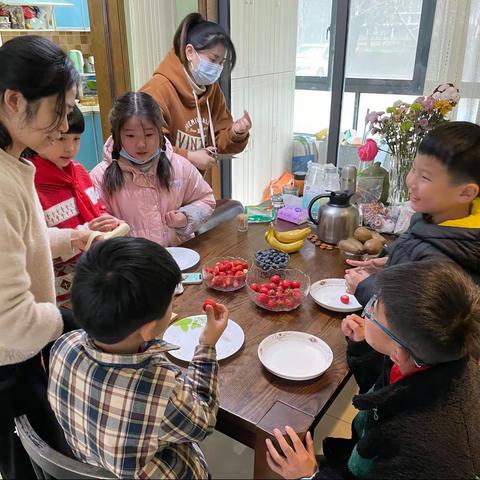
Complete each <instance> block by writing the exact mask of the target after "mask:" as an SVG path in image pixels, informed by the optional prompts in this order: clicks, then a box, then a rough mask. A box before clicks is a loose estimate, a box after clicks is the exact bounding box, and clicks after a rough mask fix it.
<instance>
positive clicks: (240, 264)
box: [202, 257, 248, 292]
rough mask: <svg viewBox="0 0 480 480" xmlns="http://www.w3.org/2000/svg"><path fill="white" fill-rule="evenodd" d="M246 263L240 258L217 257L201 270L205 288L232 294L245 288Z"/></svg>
mask: <svg viewBox="0 0 480 480" xmlns="http://www.w3.org/2000/svg"><path fill="white" fill-rule="evenodd" d="M247 272H248V262H247V261H246V260H244V259H243V258H240V257H218V258H214V259H213V260H211V261H210V262H208V263H206V264H205V265H204V266H203V269H202V275H203V281H204V282H205V284H206V285H207V287H209V288H212V289H213V290H219V291H220V292H233V291H235V290H239V289H240V288H242V287H244V286H245V283H246V278H247Z"/></svg>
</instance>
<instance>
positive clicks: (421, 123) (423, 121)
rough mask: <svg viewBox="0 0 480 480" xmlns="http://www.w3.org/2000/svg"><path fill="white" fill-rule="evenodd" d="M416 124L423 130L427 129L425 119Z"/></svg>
mask: <svg viewBox="0 0 480 480" xmlns="http://www.w3.org/2000/svg"><path fill="white" fill-rule="evenodd" d="M418 124H419V125H420V126H421V127H422V128H423V129H425V128H427V127H428V120H427V119H426V118H421V119H420V120H419V121H418Z"/></svg>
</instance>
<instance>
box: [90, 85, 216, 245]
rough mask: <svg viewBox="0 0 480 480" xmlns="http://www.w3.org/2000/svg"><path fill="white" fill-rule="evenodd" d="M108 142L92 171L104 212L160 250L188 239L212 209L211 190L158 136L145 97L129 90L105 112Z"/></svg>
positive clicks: (157, 114) (153, 109)
mask: <svg viewBox="0 0 480 480" xmlns="http://www.w3.org/2000/svg"><path fill="white" fill-rule="evenodd" d="M110 125H111V128H112V138H111V139H109V140H108V141H107V143H106V144H105V149H104V160H103V162H101V163H100V164H99V165H97V166H96V167H95V168H94V169H93V170H92V171H91V172H90V176H91V177H92V180H93V183H94V185H95V187H96V188H97V189H98V191H99V192H100V194H101V200H102V202H103V204H104V205H105V207H106V209H107V210H108V212H109V213H110V214H112V215H114V216H115V217H117V218H123V219H124V220H125V222H127V223H128V224H129V225H130V227H131V230H130V235H131V236H134V237H144V238H147V239H149V240H152V241H154V242H157V243H159V244H160V245H162V246H175V245H178V244H180V243H182V242H184V241H186V240H188V239H189V238H191V237H192V236H193V232H195V230H197V229H198V227H199V226H200V225H201V224H202V223H203V222H205V221H206V220H207V219H208V218H209V217H210V215H211V214H212V212H213V209H214V208H215V198H214V196H213V192H212V189H211V188H210V186H209V185H208V183H207V182H205V180H204V179H203V178H202V176H201V175H200V173H199V172H198V170H197V169H196V168H195V167H194V166H193V165H192V164H191V163H190V162H189V161H188V160H187V159H186V158H184V157H182V156H180V155H177V154H176V153H173V149H172V146H171V144H170V142H169V141H168V140H167V139H166V138H165V137H164V136H163V135H162V125H163V117H162V113H161V111H160V108H159V106H158V104H157V103H156V102H155V100H154V99H153V98H152V97H151V96H150V95H148V94H146V93H143V92H129V93H126V94H124V95H122V96H121V97H119V98H117V100H116V102H115V104H114V105H113V108H112V111H111V112H110Z"/></svg>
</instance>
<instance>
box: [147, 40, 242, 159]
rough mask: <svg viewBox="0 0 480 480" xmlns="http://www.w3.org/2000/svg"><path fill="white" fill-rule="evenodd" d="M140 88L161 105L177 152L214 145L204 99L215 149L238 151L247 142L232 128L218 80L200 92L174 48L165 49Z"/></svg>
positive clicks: (221, 151)
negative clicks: (200, 125)
mask: <svg viewBox="0 0 480 480" xmlns="http://www.w3.org/2000/svg"><path fill="white" fill-rule="evenodd" d="M194 89H195V90H196V91H197V92H196V93H197V96H198V107H199V110H200V115H201V117H202V123H203V129H204V135H205V141H206V145H202V140H201V132H200V129H199V127H198V120H197V118H198V116H197V108H196V105H195V95H194V93H193V91H194ZM140 90H141V91H143V92H146V93H148V94H150V95H151V96H152V97H153V98H154V99H155V100H156V101H157V103H158V104H159V105H160V107H161V109H162V112H163V117H164V119H165V123H166V126H165V128H164V133H165V135H166V136H167V138H168V139H169V140H170V142H171V143H172V145H174V151H175V152H176V153H178V154H180V155H182V156H184V157H187V151H193V150H199V149H201V148H202V147H204V146H213V141H212V139H211V133H210V130H209V123H210V121H209V113H208V106H207V100H208V105H209V107H210V112H211V119H212V124H213V130H214V132H215V141H216V146H217V148H218V153H231V154H234V153H240V152H241V151H242V150H243V149H244V148H245V147H246V146H247V143H248V134H247V135H236V134H235V133H233V131H232V124H233V120H232V115H231V114H230V112H229V111H228V108H227V105H226V104H225V97H224V95H223V92H222V91H221V90H220V87H219V85H218V83H216V82H215V83H214V84H213V85H208V86H207V87H206V90H205V92H204V93H201V92H202V91H201V87H198V86H196V85H195V84H193V81H189V79H188V78H187V73H186V71H185V69H184V67H183V65H182V62H180V60H179V58H178V57H177V56H176V55H175V52H174V51H173V49H172V50H170V51H169V52H168V54H167V55H166V57H165V58H164V59H163V61H162V63H161V64H160V65H159V67H158V68H157V70H155V73H154V74H153V77H152V78H151V79H150V80H149V81H148V82H147V83H146V84H145V85H144V86H143V87H142V88H141V89H140Z"/></svg>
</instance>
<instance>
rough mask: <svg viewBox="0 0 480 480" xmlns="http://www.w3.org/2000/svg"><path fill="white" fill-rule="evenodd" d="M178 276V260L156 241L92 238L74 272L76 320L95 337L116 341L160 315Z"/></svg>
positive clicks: (96, 338) (73, 287)
mask: <svg viewBox="0 0 480 480" xmlns="http://www.w3.org/2000/svg"><path fill="white" fill-rule="evenodd" d="M180 280H181V272H180V269H179V267H178V265H177V263H176V262H175V260H174V259H173V257H172V256H171V255H170V253H169V252H168V251H167V250H166V249H165V248H163V247H162V246H160V245H159V244H157V243H155V242H152V241H150V240H147V239H145V238H132V237H123V238H113V239H111V240H106V241H101V242H96V243H94V244H93V246H92V248H90V250H88V251H87V252H86V253H84V254H83V255H82V257H81V258H80V261H79V262H78V265H77V267H76V270H75V276H74V279H73V285H72V305H73V314H74V317H75V320H76V321H77V323H78V324H79V325H80V326H81V327H82V328H83V329H84V330H85V331H86V332H87V333H88V334H89V335H90V336H91V337H92V338H93V339H94V340H97V341H99V342H103V343H108V344H113V343H117V342H120V341H121V340H124V339H125V338H127V337H128V336H129V335H130V334H132V333H133V332H134V331H135V330H137V329H138V328H140V327H141V326H142V325H145V324H147V323H149V322H151V321H153V320H159V319H161V318H162V317H163V316H164V315H165V312H166V311H167V308H168V306H169V304H170V302H171V300H172V295H173V292H174V290H175V287H176V285H177V284H178V283H179V282H180Z"/></svg>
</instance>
